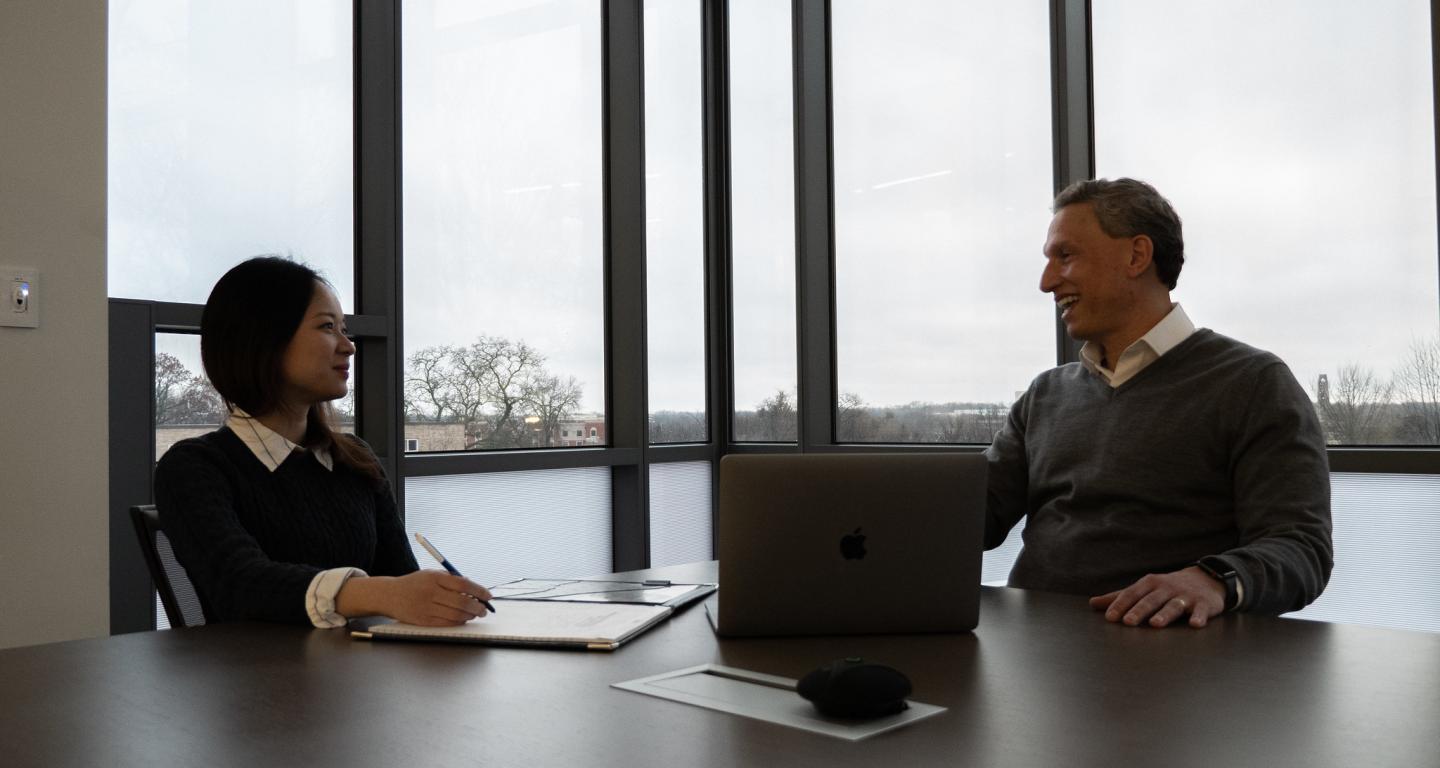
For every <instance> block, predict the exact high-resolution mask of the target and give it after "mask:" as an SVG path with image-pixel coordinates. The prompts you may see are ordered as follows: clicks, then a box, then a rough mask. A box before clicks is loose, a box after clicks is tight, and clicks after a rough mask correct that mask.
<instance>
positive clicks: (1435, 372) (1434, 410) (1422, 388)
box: [1395, 337, 1440, 444]
mask: <svg viewBox="0 0 1440 768" xmlns="http://www.w3.org/2000/svg"><path fill="white" fill-rule="evenodd" d="M1395 391H1396V393H1397V394H1398V395H1399V397H1400V398H1401V399H1402V400H1403V401H1404V406H1403V418H1402V422H1401V424H1402V425H1401V429H1400V432H1401V436H1402V437H1403V438H1405V439H1406V441H1407V442H1413V443H1428V444H1435V443H1440V338H1436V337H1432V338H1429V339H1423V340H1417V341H1415V342H1412V343H1411V345H1410V356H1409V357H1408V358H1406V360H1405V362H1404V363H1402V364H1401V366H1400V370H1398V371H1397V372H1396V373H1395Z"/></svg>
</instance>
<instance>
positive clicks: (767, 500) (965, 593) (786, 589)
mask: <svg viewBox="0 0 1440 768" xmlns="http://www.w3.org/2000/svg"><path fill="white" fill-rule="evenodd" d="M986 477H987V467H986V461H985V457H984V455H982V454H979V453H963V454H962V453H908V454H894V453H891V454H824V455H816V454H786V455H775V454H771V455H733V454H732V455H728V456H725V457H724V458H722V459H721V460H720V508H719V514H718V516H717V523H718V530H717V531H716V538H717V546H718V550H717V554H718V556H719V559H720V592H719V595H718V597H717V599H715V600H712V602H711V603H707V604H706V612H707V614H709V616H710V620H711V623H712V624H713V625H714V627H715V631H716V633H717V634H720V635H725V636H756V635H842V634H870V633H911V632H965V631H969V630H971V629H974V628H975V624H976V622H977V621H978V620H979V615H980V564H981V555H982V551H983V548H984V536H985V498H986V493H985V488H986Z"/></svg>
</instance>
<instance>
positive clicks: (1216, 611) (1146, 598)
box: [1090, 565, 1225, 628]
mask: <svg viewBox="0 0 1440 768" xmlns="http://www.w3.org/2000/svg"><path fill="white" fill-rule="evenodd" d="M1090 607H1091V608H1094V609H1095V610H1097V611H1100V610H1103V611H1105V620H1106V621H1123V622H1124V623H1125V624H1126V625H1128V626H1131V627H1136V626H1139V625H1140V624H1141V623H1145V624H1149V625H1150V626H1152V627H1157V628H1158V627H1164V626H1168V625H1169V624H1170V623H1171V622H1173V621H1175V620H1176V619H1178V618H1180V617H1182V616H1185V615H1187V614H1188V615H1189V616H1190V626H1192V627H1203V626H1205V624H1206V623H1208V622H1209V621H1210V619H1211V617H1213V616H1219V615H1220V614H1221V613H1224V611H1225V586H1224V585H1223V584H1221V583H1220V582H1218V581H1216V580H1215V579H1212V578H1210V575H1209V574H1208V573H1206V572H1205V571H1203V570H1201V569H1200V568H1198V567H1196V566H1193V565H1192V566H1190V567H1189V568H1186V569H1184V570H1180V571H1175V572H1174V573H1152V574H1150V575H1149V576H1145V577H1144V578H1142V579H1140V580H1139V581H1137V582H1135V583H1134V584H1131V585H1130V586H1128V587H1126V588H1125V589H1122V590H1118V591H1116V592H1111V593H1109V594H1104V595H1100V596H1098V597H1092V598H1090Z"/></svg>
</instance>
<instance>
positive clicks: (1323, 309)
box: [1094, 0, 1440, 444]
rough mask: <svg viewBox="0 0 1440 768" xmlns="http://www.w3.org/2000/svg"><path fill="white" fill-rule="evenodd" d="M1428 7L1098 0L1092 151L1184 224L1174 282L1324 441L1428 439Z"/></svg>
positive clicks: (1431, 423) (1433, 256)
mask: <svg viewBox="0 0 1440 768" xmlns="http://www.w3.org/2000/svg"><path fill="white" fill-rule="evenodd" d="M1429 12H1430V4H1429V3H1427V2H1422V1H1421V0H1397V1H1396V2H1387V3H1313V2H1304V0H1276V2H1267V3H1247V2H1242V1H1241V0H1223V1H1221V0H1217V2H1210V3H1191V2H1179V1H1178V0H1166V1H1165V2H1156V1H1155V0H1143V1H1142V0H1134V1H1130V0H1104V1H1103V2H1096V3H1095V4H1094V30H1095V32H1094V34H1095V54H1094V70H1095V156H1096V162H1097V164H1098V169H1099V172H1100V174H1101V175H1102V176H1105V177H1111V178H1113V177H1117V176H1132V177H1135V178H1140V179H1144V180H1146V181H1149V182H1151V183H1153V184H1154V185H1155V186H1156V187H1157V188H1158V189H1159V190H1160V192H1161V193H1162V194H1164V195H1166V196H1167V197H1168V198H1169V199H1170V200H1171V202H1172V203H1174V205H1175V208H1176V210H1177V211H1178V212H1179V213H1180V215H1181V216H1182V217H1183V218H1184V220H1185V240H1186V246H1187V247H1186V249H1185V251H1186V256H1187V259H1186V263H1185V266H1184V270H1183V271H1182V272H1181V274H1180V283H1179V286H1178V288H1177V290H1176V292H1175V294H1174V297H1175V299H1176V300H1178V301H1180V302H1181V303H1182V304H1184V306H1185V309H1186V312H1187V313H1188V314H1189V315H1190V317H1191V318H1192V319H1193V320H1194V321H1195V323H1196V325H1199V326H1203V327H1210V328H1213V329H1215V330H1216V331H1218V332H1220V333H1223V334H1226V335H1229V336H1233V337H1235V338H1238V339H1240V340H1242V341H1245V342H1247V343H1249V344H1253V345H1255V346H1258V347H1261V348H1263V349H1267V350H1270V351H1272V352H1274V353H1276V354H1278V355H1279V356H1280V357H1281V358H1283V359H1284V360H1285V362H1286V363H1288V364H1289V365H1290V368H1291V370H1292V371H1294V373H1295V376H1296V378H1298V379H1299V380H1300V382H1301V383H1302V384H1303V385H1305V387H1306V388H1307V389H1308V390H1309V391H1310V392H1311V395H1312V397H1314V399H1315V400H1316V401H1317V406H1318V410H1319V412H1320V416H1321V419H1322V421H1323V422H1324V424H1325V428H1326V431H1327V437H1328V439H1329V441H1330V442H1331V443H1345V444H1374V443H1429V444H1435V443H1440V339H1437V331H1440V327H1437V321H1436V308H1437V306H1440V289H1437V274H1436V269H1437V268H1436V264H1437V249H1436V218H1435V217H1436V200H1435V126H1434V113H1433V91H1432V86H1431V71H1432V69H1431V40H1430V29H1431V26H1430V18H1429Z"/></svg>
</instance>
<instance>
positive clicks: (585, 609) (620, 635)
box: [350, 600, 674, 651]
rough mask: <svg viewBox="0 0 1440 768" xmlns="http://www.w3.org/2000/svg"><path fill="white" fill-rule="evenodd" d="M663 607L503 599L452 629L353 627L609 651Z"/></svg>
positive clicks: (388, 636) (385, 636) (398, 636)
mask: <svg viewBox="0 0 1440 768" xmlns="http://www.w3.org/2000/svg"><path fill="white" fill-rule="evenodd" d="M673 610H674V609H672V608H671V607H670V606H667V605H640V604H635V603H572V602H551V601H528V600H526V601H521V600H507V601H505V602H504V603H503V604H502V606H501V607H500V609H499V610H498V611H496V612H495V613H492V614H489V615H487V616H485V617H484V618H480V619H472V620H471V621H469V622H467V623H465V624H461V625H459V626H454V627H420V626H416V625H414V624H404V623H400V622H395V623H391V624H375V625H372V626H370V627H369V628H367V629H364V630H355V631H352V632H351V633H350V636H351V637H354V638H359V639H364V640H372V639H373V640H429V641H439V642H452V643H481V644H485V645H516V646H527V647H537V648H575V649H582V650H591V651H613V650H615V649H616V648H619V647H620V645H621V644H622V643H624V642H626V641H628V640H629V639H630V638H632V637H635V636H636V635H638V634H640V633H641V632H644V631H645V630H647V629H649V628H651V627H653V626H655V625H656V624H658V623H660V622H661V621H663V620H665V619H666V618H668V617H669V616H670V614H671V612H672V611H673Z"/></svg>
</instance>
